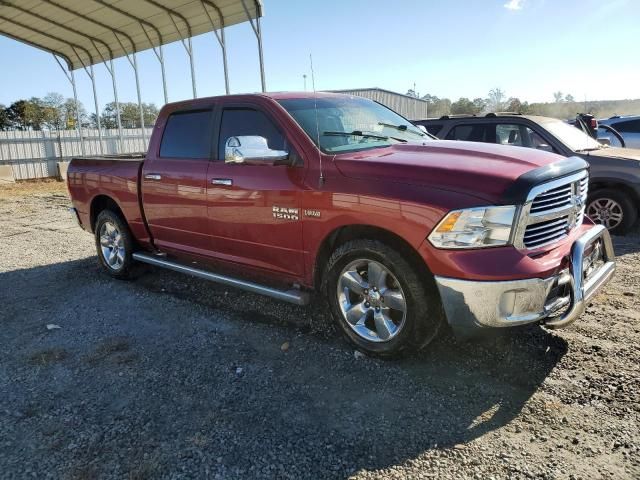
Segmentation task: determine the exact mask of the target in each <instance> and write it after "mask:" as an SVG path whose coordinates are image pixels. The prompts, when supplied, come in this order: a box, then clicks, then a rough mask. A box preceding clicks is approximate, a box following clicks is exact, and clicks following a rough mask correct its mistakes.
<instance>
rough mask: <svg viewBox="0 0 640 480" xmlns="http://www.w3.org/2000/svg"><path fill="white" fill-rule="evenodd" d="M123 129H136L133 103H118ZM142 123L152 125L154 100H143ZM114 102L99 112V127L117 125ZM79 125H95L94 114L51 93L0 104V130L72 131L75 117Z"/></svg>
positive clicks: (155, 110) (137, 117) (137, 120)
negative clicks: (152, 101) (151, 101)
mask: <svg viewBox="0 0 640 480" xmlns="http://www.w3.org/2000/svg"><path fill="white" fill-rule="evenodd" d="M119 107H120V109H119V110H120V121H121V123H122V127H123V128H140V110H139V108H138V104H137V103H134V102H120V104H119ZM142 109H143V112H144V124H145V126H152V125H153V124H154V123H155V121H156V118H157V117H158V107H157V106H156V105H155V104H154V103H143V104H142ZM117 113H118V109H117V108H116V104H115V102H111V103H107V104H106V105H105V106H104V108H103V109H102V113H101V114H100V126H101V127H102V128H117V127H118V122H117ZM78 117H79V118H80V126H81V127H83V128H97V126H98V122H97V119H96V114H95V113H92V114H88V113H87V111H86V109H85V108H84V106H83V105H82V102H77V103H76V101H75V100H74V99H73V98H64V97H63V96H62V95H60V94H59V93H55V92H51V93H48V94H47V95H46V96H45V97H43V98H39V97H31V98H30V99H28V100H25V99H21V100H16V101H15V102H13V103H12V104H11V105H9V106H5V105H2V104H0V131H6V130H73V129H75V128H76V126H77V125H76V124H77V119H78Z"/></svg>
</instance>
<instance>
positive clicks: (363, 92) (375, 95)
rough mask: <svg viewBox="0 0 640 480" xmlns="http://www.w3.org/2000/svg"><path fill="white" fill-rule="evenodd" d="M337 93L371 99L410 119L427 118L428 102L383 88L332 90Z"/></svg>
mask: <svg viewBox="0 0 640 480" xmlns="http://www.w3.org/2000/svg"><path fill="white" fill-rule="evenodd" d="M332 91H333V92H336V93H346V94H348V95H357V96H359V97H365V98H370V99H371V100H375V101H376V102H379V103H381V104H383V105H386V106H387V107H389V108H390V109H391V110H394V111H396V112H398V113H399V114H400V115H402V116H403V117H406V118H408V119H416V118H427V117H428V115H427V101H426V100H421V99H419V98H415V97H410V96H409V95H403V94H402V93H397V92H392V91H391V90H385V89H383V88H355V89H352V90H332Z"/></svg>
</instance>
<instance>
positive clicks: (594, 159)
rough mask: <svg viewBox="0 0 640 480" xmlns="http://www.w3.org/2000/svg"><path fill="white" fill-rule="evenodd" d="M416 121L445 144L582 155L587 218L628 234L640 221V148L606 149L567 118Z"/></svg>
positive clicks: (459, 117) (511, 116) (501, 115)
mask: <svg viewBox="0 0 640 480" xmlns="http://www.w3.org/2000/svg"><path fill="white" fill-rule="evenodd" d="M413 123H414V124H416V125H422V126H424V128H426V130H427V131H428V132H429V133H431V134H433V135H435V136H437V137H438V138H441V139H445V140H463V141H470V142H485V143H497V144H501V145H511V146H520V147H528V148H535V149H538V150H545V151H549V152H554V153H558V154H560V155H564V156H565V157H570V156H578V157H582V158H583V159H585V160H587V161H588V162H589V164H590V167H591V168H590V174H591V176H590V184H589V191H590V194H589V198H588V200H587V208H586V212H587V215H588V216H589V217H591V219H592V220H593V221H595V222H596V223H600V224H603V225H605V226H606V227H607V228H608V229H609V230H610V231H611V232H612V233H617V234H623V233H625V232H626V231H628V230H629V229H630V228H631V227H632V225H633V224H634V223H635V222H636V220H637V218H638V207H639V206H640V149H633V148H617V147H610V146H607V145H602V144H600V143H599V142H597V141H596V140H595V139H593V138H591V137H590V136H589V135H587V134H585V133H584V132H582V131H581V130H579V129H577V128H575V127H572V126H571V125H569V124H567V123H566V122H563V121H562V120H557V119H555V118H549V117H539V116H534V115H520V114H514V113H489V114H487V115H485V116H475V115H449V116H443V117H440V118H437V119H427V120H415V121H414V122H413Z"/></svg>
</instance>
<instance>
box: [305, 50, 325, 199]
mask: <svg viewBox="0 0 640 480" xmlns="http://www.w3.org/2000/svg"><path fill="white" fill-rule="evenodd" d="M309 62H310V63H311V87H312V88H313V109H314V110H315V113H316V140H317V142H318V163H319V166H320V178H319V179H318V186H319V187H322V186H323V185H324V170H322V151H321V150H320V122H319V120H318V92H316V76H315V74H314V72H313V55H311V54H309Z"/></svg>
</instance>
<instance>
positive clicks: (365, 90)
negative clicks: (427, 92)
mask: <svg viewBox="0 0 640 480" xmlns="http://www.w3.org/2000/svg"><path fill="white" fill-rule="evenodd" d="M330 91H331V92H335V93H347V94H353V95H357V94H358V93H368V92H371V93H373V92H380V93H388V94H391V95H397V96H399V97H405V98H410V99H411V100H415V101H417V102H424V103H428V102H427V101H426V100H423V99H422V98H418V97H412V96H411V95H405V94H404V93H398V92H394V91H392V90H386V89H384V88H378V87H372V88H350V89H347V90H330Z"/></svg>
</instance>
